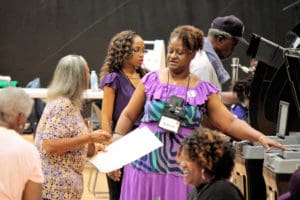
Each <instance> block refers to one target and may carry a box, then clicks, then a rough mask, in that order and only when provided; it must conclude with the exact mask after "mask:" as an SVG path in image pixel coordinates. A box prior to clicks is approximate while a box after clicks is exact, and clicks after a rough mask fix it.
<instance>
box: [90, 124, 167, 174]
mask: <svg viewBox="0 0 300 200" xmlns="http://www.w3.org/2000/svg"><path fill="white" fill-rule="evenodd" d="M162 145H163V144H162V143H161V142H160V140H159V139H157V138H156V137H155V136H154V135H153V133H152V132H151V131H150V130H149V129H148V128H147V127H143V128H137V129H135V130H133V131H132V132H130V133H128V134H127V135H125V136H124V137H122V138H121V139H119V140H117V141H115V142H113V143H112V144H110V145H109V146H107V147H106V152H99V153H98V154H97V155H96V156H94V157H92V158H91V159H90V162H91V163H92V164H93V165H95V167H96V168H97V169H98V170H99V171H100V172H104V173H107V172H110V171H113V170H116V169H120V168H121V167H123V166H124V165H127V164H129V163H131V162H133V161H135V160H136V159H138V158H140V157H142V156H144V155H146V154H148V153H150V152H151V151H153V150H155V149H157V148H159V147H161V146H162Z"/></svg>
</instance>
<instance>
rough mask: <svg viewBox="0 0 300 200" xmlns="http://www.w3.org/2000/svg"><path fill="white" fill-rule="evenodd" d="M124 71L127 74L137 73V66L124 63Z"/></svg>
mask: <svg viewBox="0 0 300 200" xmlns="http://www.w3.org/2000/svg"><path fill="white" fill-rule="evenodd" d="M122 71H123V72H124V73H125V74H131V75H133V74H135V73H136V70H135V67H134V66H133V65H124V66H123V68H122Z"/></svg>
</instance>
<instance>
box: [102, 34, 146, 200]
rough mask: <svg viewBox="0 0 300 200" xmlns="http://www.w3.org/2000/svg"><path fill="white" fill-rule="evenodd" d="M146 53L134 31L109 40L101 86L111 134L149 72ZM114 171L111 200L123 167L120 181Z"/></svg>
mask: <svg viewBox="0 0 300 200" xmlns="http://www.w3.org/2000/svg"><path fill="white" fill-rule="evenodd" d="M144 53H145V45H144V41H143V39H142V38H141V36H139V35H138V34H137V33H136V32H134V31H132V30H125V31H122V32H119V33H117V34H116V35H115V36H114V37H113V38H112V39H111V41H110V43H109V46H108V50H107V55H106V58H105V61H104V64H103V66H102V68H101V73H100V77H101V83H100V87H101V88H102V89H103V92H104V97H103V101H102V117H101V128H102V129H103V130H105V131H107V132H108V133H113V130H114V127H115V125H116V123H117V120H118V119H119V117H120V114H121V112H122V110H123V109H124V107H125V106H126V105H127V103H128V101H129V99H130V97H131V95H132V93H133V92H134V90H135V87H136V86H137V84H138V83H139V82H140V80H141V78H142V77H143V76H144V75H145V73H146V71H145V69H143V68H142V67H141V66H142V63H143V59H144ZM114 173H118V172H114ZM114 173H108V174H107V183H108V189H109V199H110V200H119V198H120V191H121V183H122V169H121V176H120V180H119V181H115V180H113V175H114Z"/></svg>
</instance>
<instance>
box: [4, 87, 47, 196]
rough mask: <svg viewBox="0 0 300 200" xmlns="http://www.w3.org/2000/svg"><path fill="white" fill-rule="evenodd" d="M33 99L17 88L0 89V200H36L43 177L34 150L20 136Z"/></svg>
mask: <svg viewBox="0 0 300 200" xmlns="http://www.w3.org/2000/svg"><path fill="white" fill-rule="evenodd" d="M32 105H33V100H32V99H31V98H30V96H29V95H28V94H26V92H25V91H24V90H23V89H21V88H14V87H8V88H5V89H2V90H0V169H1V170H0V199H1V200H21V199H22V200H40V199H41V196H42V183H43V182H44V175H43V171H42V166H41V159H40V155H39V152H38V150H37V149H36V147H35V146H34V145H33V144H31V143H30V142H28V141H26V140H25V139H24V138H22V137H21V136H20V134H21V133H22V132H23V129H24V125H25V123H26V120H27V118H28V116H29V114H30V112H31V109H32Z"/></svg>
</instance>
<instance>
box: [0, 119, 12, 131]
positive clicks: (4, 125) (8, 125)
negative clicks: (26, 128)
mask: <svg viewBox="0 0 300 200" xmlns="http://www.w3.org/2000/svg"><path fill="white" fill-rule="evenodd" d="M0 127H4V128H7V129H13V130H15V129H14V126H12V125H10V124H8V123H7V122H5V121H2V120H0Z"/></svg>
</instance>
